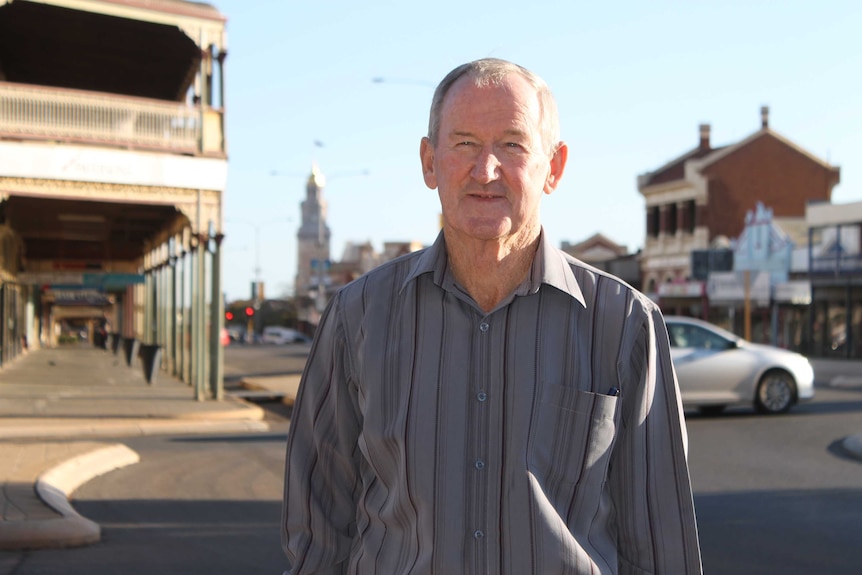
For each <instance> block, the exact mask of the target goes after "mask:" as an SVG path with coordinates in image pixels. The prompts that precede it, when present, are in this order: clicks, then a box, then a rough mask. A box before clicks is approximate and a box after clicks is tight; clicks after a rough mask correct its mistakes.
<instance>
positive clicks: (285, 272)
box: [212, 0, 862, 301]
mask: <svg viewBox="0 0 862 575" xmlns="http://www.w3.org/2000/svg"><path fill="white" fill-rule="evenodd" d="M212 3H213V4H214V5H215V6H216V8H218V9H219V10H220V11H221V12H222V13H223V14H224V15H225V16H226V17H227V18H228V23H227V30H228V50H229V55H228V59H227V72H226V81H227V96H226V104H227V114H228V115H227V136H228V144H229V151H230V162H229V176H228V190H227V194H226V196H225V220H226V224H225V231H226V234H227V238H226V240H225V244H224V248H225V249H224V259H223V265H224V289H225V291H226V293H227V298H228V300H229V301H231V300H234V299H239V298H247V297H249V291H250V288H249V283H250V281H251V280H252V277H253V275H254V268H255V260H256V258H259V261H260V268H261V275H262V278H263V280H264V281H265V282H266V287H267V296H268V297H274V296H278V295H282V294H285V293H288V292H290V291H292V288H293V285H292V284H293V279H294V276H295V274H296V249H297V244H296V231H297V227H298V225H299V223H300V212H299V203H300V202H301V201H302V199H303V197H304V194H305V180H306V177H307V174H308V173H309V172H310V169H311V165H312V162H313V161H316V162H317V163H318V164H319V166H320V169H321V170H322V172H323V173H324V175H326V176H327V178H328V180H329V182H328V185H327V187H326V190H325V192H324V195H325V197H326V198H327V199H328V201H329V210H330V213H329V225H330V228H331V229H332V234H333V235H332V253H333V257H334V258H335V259H340V258H341V255H342V251H343V249H344V245H345V243H346V242H348V241H355V242H364V241H368V240H370V241H371V242H372V243H373V244H374V245H375V247H376V248H377V249H378V250H379V249H380V248H381V247H382V244H383V242H384V241H407V240H418V241H421V242H423V243H426V244H427V243H431V242H432V241H433V240H434V237H435V236H436V233H437V230H438V213H439V205H438V201H437V195H436V192H435V191H432V190H429V189H427V188H426V187H425V185H424V183H423V181H422V177H421V172H420V167H419V155H418V154H419V152H418V151H419V140H420V138H421V137H422V136H423V135H424V134H425V131H426V127H427V117H428V106H429V103H430V100H431V94H432V92H433V86H434V85H436V83H437V82H438V81H439V80H440V79H441V78H442V77H443V76H444V75H445V74H446V73H447V72H448V71H449V70H451V69H452V68H454V67H455V66H457V65H459V64H461V63H463V62H466V61H469V60H474V59H476V58H481V57H485V56H494V57H498V58H504V59H507V60H511V61H514V62H517V63H519V64H521V65H523V66H526V67H527V68H530V69H531V70H533V71H534V72H536V73H538V74H539V75H541V76H542V77H543V78H544V79H545V80H546V81H547V82H548V84H549V85H550V86H551V89H552V90H553V92H554V94H555V95H556V98H557V101H558V104H559V108H560V116H561V124H562V135H563V139H564V140H566V142H567V143H568V144H569V150H570V152H569V164H568V168H567V170H566V173H565V175H564V177H563V180H562V184H561V185H560V187H559V188H558V189H557V191H556V192H555V193H554V194H553V195H552V196H550V197H546V198H545V199H544V200H543V201H544V204H543V208H542V210H543V211H542V217H543V221H544V225H545V230H546V232H547V233H548V234H549V236H550V238H551V240H552V241H553V242H554V243H556V244H559V243H560V242H561V241H571V242H578V241H581V240H583V239H586V238H587V237H589V236H591V235H592V234H594V233H596V232H601V233H603V234H605V235H607V236H608V237H610V238H611V239H613V240H614V241H616V242H617V243H620V244H623V245H625V246H627V247H628V248H629V250H631V251H635V250H637V249H638V248H640V247H641V246H642V245H643V237H644V231H645V226H644V202H643V199H642V197H641V196H640V195H639V194H638V192H637V186H636V177H637V175H638V174H641V173H643V172H646V171H649V170H652V169H655V168H657V167H659V166H661V165H662V164H664V163H665V162H667V161H668V160H670V159H672V158H674V157H676V156H678V155H680V154H682V153H683V152H685V151H687V150H689V149H691V148H693V147H694V146H695V145H697V142H698V125H699V124H701V123H709V124H711V126H712V143H713V145H714V146H718V145H724V144H728V143H732V142H735V141H738V140H740V139H742V138H745V137H746V136H748V135H749V134H751V133H752V132H754V131H756V130H757V129H759V127H760V107H761V106H762V105H768V106H769V107H770V110H771V112H770V127H771V128H773V129H774V130H775V131H777V132H778V133H780V134H782V135H783V136H785V137H787V138H789V139H790V140H792V141H793V142H795V143H797V144H798V145H800V146H802V147H803V148H805V149H807V150H808V151H810V152H811V153H813V154H814V155H816V156H818V157H820V158H822V159H824V160H827V161H829V162H831V163H832V164H834V165H838V166H840V167H841V183H840V184H839V185H838V186H837V187H836V188H835V190H834V192H833V201H834V202H839V203H840V202H849V201H857V200H862V2H858V1H856V0H821V1H818V2H813V1H810V0H808V1H802V0H783V1H782V2H774V1H773V2H770V1H766V0H725V1H723V2H703V1H688V2H683V1H678V2H671V1H662V0H656V1H652V2H642V1H636V0H621V1H618V2H607V3H600V2H585V1H581V0H572V1H567V2H563V1H562V0H556V1H550V0H534V1H533V2H529V3H527V2H522V1H517V2H515V1H513V0H499V1H496V2H484V1H464V0H459V1H457V2H455V1H451V0H438V1H436V2H423V3H414V2H406V1H405V2H396V1H394V0H393V1H382V0H368V1H366V2H354V1H352V0H339V1H334V0H318V1H311V0H308V1H299V0H287V1H286V0H216V1H213V2H212ZM376 77H383V78H386V79H387V81H386V82H384V83H373V82H372V79H373V78H376ZM315 141H320V142H322V143H323V144H324V145H323V147H317V146H315V145H314V142H315ZM273 170H278V171H279V172H281V173H282V175H280V176H272V175H271V172H272V171H273ZM363 170H367V171H368V175H366V176H359V175H356V174H357V173H358V172H361V171H363ZM250 222H251V223H254V224H257V226H258V230H259V237H260V249H259V250H257V249H256V246H255V231H254V226H253V225H252V224H251V223H250Z"/></svg>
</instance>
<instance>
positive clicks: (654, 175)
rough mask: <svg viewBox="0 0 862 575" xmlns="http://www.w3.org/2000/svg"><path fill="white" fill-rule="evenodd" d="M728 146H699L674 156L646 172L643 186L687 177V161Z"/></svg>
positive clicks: (704, 156) (642, 182) (708, 154)
mask: <svg viewBox="0 0 862 575" xmlns="http://www.w3.org/2000/svg"><path fill="white" fill-rule="evenodd" d="M725 148H726V146H720V147H718V148H701V147H697V148H694V149H693V150H689V151H688V152H686V153H684V154H683V155H681V156H679V157H678V158H674V159H673V160H671V161H670V162H668V163H667V164H665V165H663V166H662V167H660V168H658V169H657V170H654V171H652V172H648V173H647V174H645V176H644V179H643V180H642V181H641V187H642V188H645V187H647V186H654V185H656V184H665V183H667V182H675V181H677V180H682V179H684V178H685V163H686V162H688V161H689V160H699V159H701V158H706V157H707V156H710V155H712V154H714V153H716V152H718V151H720V150H723V149H725Z"/></svg>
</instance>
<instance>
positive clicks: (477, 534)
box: [473, 529, 485, 539]
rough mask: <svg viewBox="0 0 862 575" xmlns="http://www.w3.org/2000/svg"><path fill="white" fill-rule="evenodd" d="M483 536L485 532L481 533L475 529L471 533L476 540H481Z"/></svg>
mask: <svg viewBox="0 0 862 575" xmlns="http://www.w3.org/2000/svg"><path fill="white" fill-rule="evenodd" d="M484 536H485V532H484V531H482V530H481V529H477V530H475V531H474V532H473V537H474V538H476V539H481V538H482V537H484Z"/></svg>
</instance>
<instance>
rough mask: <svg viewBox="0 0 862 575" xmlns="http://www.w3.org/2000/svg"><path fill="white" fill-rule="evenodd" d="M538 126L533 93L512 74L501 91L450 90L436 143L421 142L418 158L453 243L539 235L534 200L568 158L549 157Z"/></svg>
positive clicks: (466, 83) (465, 84) (464, 83)
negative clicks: (460, 240)
mask: <svg viewBox="0 0 862 575" xmlns="http://www.w3.org/2000/svg"><path fill="white" fill-rule="evenodd" d="M540 120H541V114H540V106H539V99H538V97H537V95H536V92H535V90H534V89H533V88H532V87H531V86H530V85H529V84H528V83H527V81H526V80H524V79H523V78H522V77H521V76H519V75H517V74H511V75H509V76H508V77H507V78H506V79H505V80H504V81H503V82H502V84H501V85H500V86H495V85H493V84H491V85H489V86H486V87H477V86H476V85H475V84H474V83H473V81H472V79H470V78H461V79H459V80H458V81H457V82H456V83H455V84H454V85H453V86H452V88H451V89H450V90H449V93H448V94H447V95H446V98H445V100H444V102H443V107H442V110H441V114H440V128H439V132H438V141H437V145H436V146H435V145H432V144H431V142H430V141H429V140H428V139H427V138H423V140H422V146H421V150H420V155H421V157H422V168H423V173H424V177H425V184H426V185H427V186H428V187H429V188H432V189H433V188H437V190H438V194H439V196H440V203H441V206H442V208H443V221H444V226H445V229H446V231H447V234H448V233H451V234H452V235H454V236H455V238H452V239H462V240H467V239H475V240H486V241H487V240H496V241H498V242H500V243H503V242H506V243H508V240H513V241H515V242H516V243H518V240H519V239H524V240H526V241H529V240H532V239H534V238H535V236H536V235H538V232H539V227H540V222H539V201H540V200H541V197H542V194H543V193H547V194H550V193H551V192H552V191H553V190H554V189H555V188H556V187H557V183H558V182H559V178H560V176H562V172H563V167H564V166H565V160H566V152H567V150H566V147H565V145H563V146H561V148H560V149H559V150H558V151H557V152H556V153H555V155H554V157H553V158H549V157H548V154H547V151H546V150H547V146H546V145H545V142H543V141H542V135H541V124H540ZM447 239H449V235H447Z"/></svg>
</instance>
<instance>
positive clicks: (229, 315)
mask: <svg viewBox="0 0 862 575" xmlns="http://www.w3.org/2000/svg"><path fill="white" fill-rule="evenodd" d="M224 318H225V319H226V320H227V321H230V320H232V319H233V312H232V311H226V312H224Z"/></svg>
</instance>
